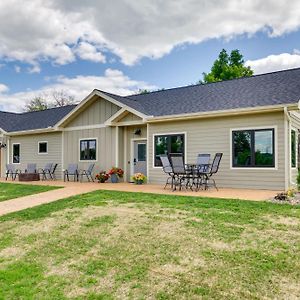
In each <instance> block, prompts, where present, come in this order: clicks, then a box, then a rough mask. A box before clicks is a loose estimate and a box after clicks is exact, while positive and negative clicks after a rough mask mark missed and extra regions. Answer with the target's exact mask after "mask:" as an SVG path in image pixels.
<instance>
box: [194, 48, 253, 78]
mask: <svg viewBox="0 0 300 300" xmlns="http://www.w3.org/2000/svg"><path fill="white" fill-rule="evenodd" d="M252 75H253V70H251V68H250V67H249V66H245V61H244V58H243V55H242V54H241V53H240V51H239V50H238V49H235V50H232V51H231V53H230V55H228V53H227V51H226V50H225V49H222V51H221V52H220V53H219V56H218V58H217V59H216V60H215V61H214V63H213V66H212V67H211V70H210V72H209V73H203V81H200V83H209V82H217V81H223V80H229V79H234V78H240V77H249V76H252Z"/></svg>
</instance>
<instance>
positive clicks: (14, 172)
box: [5, 164, 21, 180]
mask: <svg viewBox="0 0 300 300" xmlns="http://www.w3.org/2000/svg"><path fill="white" fill-rule="evenodd" d="M20 173H21V170H19V169H16V167H15V166H14V165H13V164H6V173H5V180H7V179H8V177H9V176H11V180H15V179H16V177H17V176H18V175H19V174H20Z"/></svg>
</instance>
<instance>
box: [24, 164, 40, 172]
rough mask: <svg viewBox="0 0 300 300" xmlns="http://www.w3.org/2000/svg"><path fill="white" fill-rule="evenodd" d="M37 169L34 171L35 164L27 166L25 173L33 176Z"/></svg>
mask: <svg viewBox="0 0 300 300" xmlns="http://www.w3.org/2000/svg"><path fill="white" fill-rule="evenodd" d="M36 171H37V169H36V164H31V163H29V164H27V167H26V169H25V173H30V174H33V173H36Z"/></svg>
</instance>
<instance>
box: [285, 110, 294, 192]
mask: <svg viewBox="0 0 300 300" xmlns="http://www.w3.org/2000/svg"><path fill="white" fill-rule="evenodd" d="M290 132H291V117H290V114H289V112H288V110H287V107H284V134H285V143H284V150H285V151H284V152H285V190H288V189H289V187H290V184H291V178H292V168H291V155H290V151H291V147H290V145H291V134H290Z"/></svg>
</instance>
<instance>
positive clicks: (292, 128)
mask: <svg viewBox="0 0 300 300" xmlns="http://www.w3.org/2000/svg"><path fill="white" fill-rule="evenodd" d="M292 130H294V131H295V139H296V143H295V144H296V145H295V147H296V166H295V167H292ZM297 132H298V130H297V129H296V127H293V126H291V130H290V140H291V144H290V151H291V153H290V166H291V169H292V170H296V169H297V165H298V151H297V149H298V138H297Z"/></svg>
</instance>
